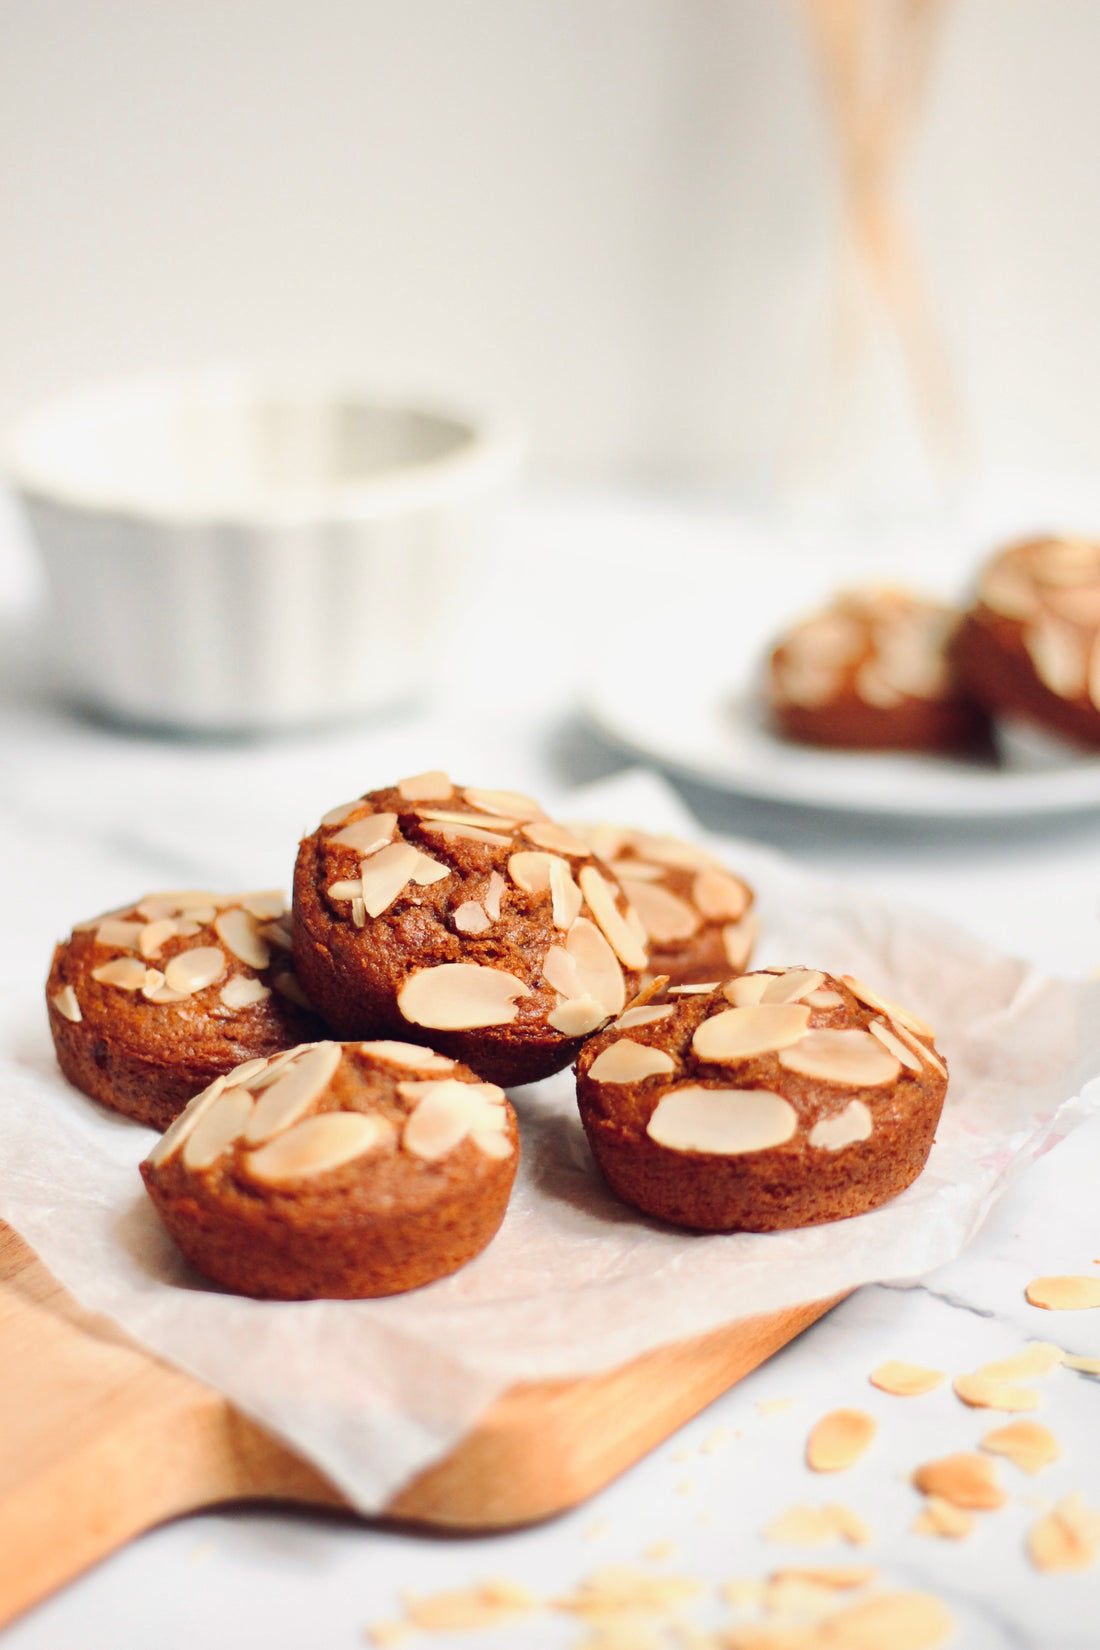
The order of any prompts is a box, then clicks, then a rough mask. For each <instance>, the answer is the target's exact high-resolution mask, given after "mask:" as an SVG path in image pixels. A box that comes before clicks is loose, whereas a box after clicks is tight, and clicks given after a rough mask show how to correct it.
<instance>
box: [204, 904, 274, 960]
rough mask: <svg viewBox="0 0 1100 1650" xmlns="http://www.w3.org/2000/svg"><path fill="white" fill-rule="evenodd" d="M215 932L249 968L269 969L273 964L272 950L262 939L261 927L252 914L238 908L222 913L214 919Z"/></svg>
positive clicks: (227, 948) (228, 948)
mask: <svg viewBox="0 0 1100 1650" xmlns="http://www.w3.org/2000/svg"><path fill="white" fill-rule="evenodd" d="M214 932H215V933H216V934H217V936H218V938H219V939H220V940H221V942H222V944H223V945H224V946H225V948H226V950H228V951H232V953H233V955H234V956H235V957H237V958H239V959H240V961H241V962H243V963H247V964H248V966H249V968H267V967H268V965H269V964H270V962H271V948H270V946H269V945H268V943H267V941H266V940H265V939H262V938H261V937H260V925H259V923H258V922H257V921H256V918H255V917H254V916H252V915H251V913H250V912H248V911H245V910H242V909H241V908H240V907H238V908H237V909H235V910H230V911H221V912H219V913H218V915H217V917H216V918H215V919H214Z"/></svg>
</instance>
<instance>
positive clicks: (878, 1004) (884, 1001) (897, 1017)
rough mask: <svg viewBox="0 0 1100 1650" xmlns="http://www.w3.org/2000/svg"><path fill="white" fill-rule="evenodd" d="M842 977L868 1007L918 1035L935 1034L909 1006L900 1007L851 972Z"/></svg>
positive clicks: (928, 1035)
mask: <svg viewBox="0 0 1100 1650" xmlns="http://www.w3.org/2000/svg"><path fill="white" fill-rule="evenodd" d="M841 978H842V979H843V981H844V984H845V985H846V986H847V987H848V990H849V991H850V992H851V993H852V995H853V996H855V997H858V998H859V1000H860V1002H861V1003H864V1004H865V1005H866V1006H867V1007H868V1008H874V1009H877V1010H878V1012H879V1013H880V1014H885V1015H886V1017H887V1019H888V1020H893V1021H894V1022H895V1024H901V1025H903V1026H905V1027H906V1029H907V1030H909V1031H912V1032H915V1033H916V1035H917V1036H918V1037H932V1036H934V1035H935V1034H934V1032H933V1030H932V1027H931V1026H930V1025H928V1024H926V1022H925V1021H924V1020H918V1019H917V1016H916V1015H915V1014H910V1012H909V1010H908V1009H907V1008H899V1007H898V1005H897V1003H892V1002H891V1001H890V999H889V998H888V997H883V996H880V995H879V993H878V992H877V991H873V990H872V989H871V987H870V986H869V985H864V983H863V981H862V980H857V979H854V978H853V976H852V975H851V974H844V975H842V976H841Z"/></svg>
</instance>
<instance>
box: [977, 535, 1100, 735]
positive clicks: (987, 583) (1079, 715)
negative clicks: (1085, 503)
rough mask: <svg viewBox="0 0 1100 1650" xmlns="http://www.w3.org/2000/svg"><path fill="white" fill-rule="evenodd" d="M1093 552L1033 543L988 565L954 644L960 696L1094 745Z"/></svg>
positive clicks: (1099, 584)
mask: <svg viewBox="0 0 1100 1650" xmlns="http://www.w3.org/2000/svg"><path fill="white" fill-rule="evenodd" d="M1098 629H1100V544H1095V543H1093V542H1092V541H1091V540H1088V539H1062V538H1047V539H1031V540H1028V541H1026V542H1025V543H1023V544H1015V545H1011V546H1010V547H1009V548H1008V549H1007V550H1003V551H1002V552H1001V553H1000V554H999V555H997V556H995V557H994V558H993V559H992V561H990V562H989V563H988V565H987V566H986V567H985V569H984V571H983V572H982V575H981V578H980V581H979V584H978V596H977V600H976V602H975V604H974V606H973V607H972V608H971V610H970V612H969V613H968V614H967V616H966V619H965V621H964V623H963V625H962V627H961V629H960V630H959V633H958V635H957V637H956V638H955V642H954V660H955V667H956V670H957V672H958V675H959V678H960V680H961V681H962V682H963V683H964V685H965V687H966V689H967V691H968V692H969V693H971V694H972V695H973V697H974V698H975V699H977V700H979V701H980V702H981V703H982V704H983V705H986V706H988V707H989V709H990V710H992V711H994V712H1000V713H1002V714H1011V715H1015V716H1020V717H1023V718H1025V719H1026V720H1027V721H1029V722H1033V723H1035V724H1036V725H1037V726H1039V727H1043V728H1049V729H1053V730H1054V731H1055V732H1057V733H1061V734H1067V735H1068V736H1069V737H1070V738H1071V739H1075V740H1077V741H1078V742H1079V743H1081V744H1085V745H1100V708H1098V707H1100V645H1098V642H1097V635H1098Z"/></svg>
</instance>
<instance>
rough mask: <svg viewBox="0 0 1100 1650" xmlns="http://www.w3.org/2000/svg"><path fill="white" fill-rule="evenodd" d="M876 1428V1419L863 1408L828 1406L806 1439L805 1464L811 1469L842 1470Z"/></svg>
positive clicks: (861, 1451) (854, 1460) (859, 1451)
mask: <svg viewBox="0 0 1100 1650" xmlns="http://www.w3.org/2000/svg"><path fill="white" fill-rule="evenodd" d="M877 1431H878V1423H877V1422H876V1421H875V1420H874V1418H873V1417H872V1416H870V1415H868V1414H867V1413H866V1411H865V1410H862V1409H833V1410H830V1411H829V1413H828V1414H827V1415H823V1416H822V1417H821V1419H820V1421H818V1422H817V1423H816V1424H815V1425H814V1427H813V1428H812V1430H811V1432H810V1436H809V1438H808V1439H807V1440H806V1465H807V1466H808V1467H810V1468H812V1470H813V1471H814V1472H845V1471H846V1470H847V1469H848V1468H849V1467H851V1466H854V1465H855V1463H856V1462H857V1461H858V1460H859V1458H860V1456H861V1455H862V1454H863V1453H864V1451H865V1450H866V1449H867V1448H868V1446H869V1445H870V1443H871V1440H872V1438H873V1437H874V1436H875V1433H876V1432H877Z"/></svg>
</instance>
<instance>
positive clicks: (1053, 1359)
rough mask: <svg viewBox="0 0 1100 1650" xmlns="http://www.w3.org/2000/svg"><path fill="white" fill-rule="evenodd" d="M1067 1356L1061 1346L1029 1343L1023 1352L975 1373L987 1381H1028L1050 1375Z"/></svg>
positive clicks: (1036, 1342)
mask: <svg viewBox="0 0 1100 1650" xmlns="http://www.w3.org/2000/svg"><path fill="white" fill-rule="evenodd" d="M1065 1356H1066V1355H1065V1353H1064V1352H1063V1351H1062V1348H1061V1347H1060V1346H1052V1345H1051V1343H1050V1342H1049V1341H1029V1342H1028V1344H1027V1346H1025V1347H1024V1349H1023V1351H1022V1352H1013V1353H1012V1355H1011V1356H1010V1357H1008V1358H998V1359H996V1361H995V1362H993V1363H988V1364H983V1365H982V1366H981V1368H980V1369H977V1370H975V1371H974V1373H975V1374H976V1375H982V1376H984V1377H985V1379H986V1380H987V1381H1028V1380H1033V1379H1034V1378H1035V1376H1037V1375H1049V1374H1050V1372H1051V1370H1052V1369H1057V1367H1058V1365H1059V1364H1061V1363H1064V1362H1065Z"/></svg>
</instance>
